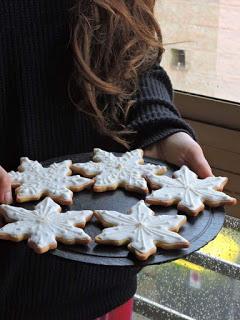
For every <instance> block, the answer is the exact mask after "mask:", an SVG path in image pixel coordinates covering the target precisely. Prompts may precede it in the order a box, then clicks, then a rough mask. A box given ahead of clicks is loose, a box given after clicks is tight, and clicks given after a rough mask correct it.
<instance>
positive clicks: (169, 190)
mask: <svg viewBox="0 0 240 320" xmlns="http://www.w3.org/2000/svg"><path fill="white" fill-rule="evenodd" d="M149 181H150V185H151V187H152V188H153V189H159V190H156V191H153V192H152V193H151V194H150V195H148V196H147V197H146V202H147V203H150V204H153V205H154V204H155V205H163V206H171V205H173V204H177V208H178V210H181V211H184V212H188V213H189V214H190V215H192V216H196V215H198V214H199V212H201V211H202V210H203V209H204V203H205V204H207V205H208V206H210V207H218V206H221V205H226V204H228V205H234V204H236V199H234V198H231V197H229V196H228V195H226V194H225V193H223V192H221V191H222V190H223V187H224V186H225V184H226V183H227V181H228V179H227V178H225V177H208V178H206V179H198V177H197V175H196V174H195V173H194V172H192V171H191V170H190V169H189V168H188V167H186V166H182V167H181V169H180V170H178V171H176V172H174V174H173V178H170V177H167V176H161V177H160V176H156V175H152V176H151V177H150V178H149Z"/></svg>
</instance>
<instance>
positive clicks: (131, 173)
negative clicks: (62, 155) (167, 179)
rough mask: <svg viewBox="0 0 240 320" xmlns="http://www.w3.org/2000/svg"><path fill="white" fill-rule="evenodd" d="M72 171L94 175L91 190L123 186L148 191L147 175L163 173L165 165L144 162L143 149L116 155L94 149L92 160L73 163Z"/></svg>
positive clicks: (84, 174) (101, 190)
mask: <svg viewBox="0 0 240 320" xmlns="http://www.w3.org/2000/svg"><path fill="white" fill-rule="evenodd" d="M71 168H72V170H73V171H74V172H77V173H80V174H82V175H83V176H86V177H89V178H92V177H95V178H94V180H95V184H94V186H93V190H94V191H96V192H103V191H107V190H115V189H117V188H118V187H123V188H125V189H126V190H129V191H135V192H141V193H145V194H146V193H148V187H147V181H146V179H147V177H148V176H149V175H150V174H163V173H165V172H166V170H167V169H166V167H164V166H160V165H153V164H144V160H143V150H141V149H137V150H134V151H130V152H126V153H125V154H123V155H122V156H121V157H116V156H115V155H113V154H112V153H111V152H106V151H103V150H101V149H94V156H93V161H89V162H86V163H74V164H73V165H72V167H71Z"/></svg>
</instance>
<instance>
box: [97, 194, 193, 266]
mask: <svg viewBox="0 0 240 320" xmlns="http://www.w3.org/2000/svg"><path fill="white" fill-rule="evenodd" d="M94 215H95V217H96V218H97V219H98V220H99V221H100V222H101V223H102V224H103V226H104V227H107V228H106V229H104V230H103V231H102V233H101V234H99V235H98V236H96V238H95V240H96V242H97V243H102V244H112V245H117V246H121V245H124V244H128V249H129V250H130V251H131V252H133V253H134V254H135V255H136V257H137V259H139V260H146V259H148V257H149V256H151V255H152V254H154V253H156V251H157V247H160V248H163V249H177V248H187V247H188V246H189V242H188V241H187V240H186V239H184V238H183V237H181V236H180V235H179V234H177V233H176V232H178V230H179V228H180V227H181V226H182V225H184V224H185V222H186V217H185V216H182V215H174V216H173V215H158V216H155V214H154V212H153V211H152V210H151V209H150V208H148V207H147V206H146V204H145V203H144V201H143V200H141V201H139V202H138V203H137V204H136V205H134V206H133V207H132V208H131V209H130V210H129V214H123V213H119V212H115V211H107V210H96V211H94ZM108 227H109V228H108Z"/></svg>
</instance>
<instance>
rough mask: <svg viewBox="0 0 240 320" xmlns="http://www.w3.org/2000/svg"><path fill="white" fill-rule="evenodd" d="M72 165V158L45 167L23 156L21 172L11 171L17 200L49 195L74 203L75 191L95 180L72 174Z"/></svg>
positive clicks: (57, 200)
mask: <svg viewBox="0 0 240 320" xmlns="http://www.w3.org/2000/svg"><path fill="white" fill-rule="evenodd" d="M71 165H72V161H71V160H65V161H62V162H59V163H53V164H51V165H50V166H49V167H48V168H44V167H43V166H42V165H41V164H40V163H39V162H38V161H32V160H29V159H28V158H21V165H20V166H19V167H18V170H19V171H20V172H15V171H11V172H9V174H10V176H11V179H12V186H13V188H16V190H15V193H16V201H17V202H26V201H31V200H39V199H40V198H41V197H42V196H45V195H47V196H49V197H51V198H52V199H54V200H55V201H56V202H58V203H60V204H63V205H70V204H72V197H73V191H74V192H77V191H81V190H83V189H85V188H86V187H88V186H90V185H92V184H93V183H94V181H93V180H90V179H87V178H83V177H80V176H79V175H76V176H70V175H71V174H72V171H71V169H70V167H71Z"/></svg>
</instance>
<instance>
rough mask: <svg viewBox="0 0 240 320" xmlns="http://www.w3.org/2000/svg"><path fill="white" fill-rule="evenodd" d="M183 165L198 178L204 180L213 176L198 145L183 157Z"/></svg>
mask: <svg viewBox="0 0 240 320" xmlns="http://www.w3.org/2000/svg"><path fill="white" fill-rule="evenodd" d="M185 163H186V165H187V166H188V167H189V168H190V169H191V170H192V171H194V172H195V173H196V174H197V175H198V176H199V178H203V179H204V178H207V177H211V176H213V173H212V169H211V167H210V165H209V163H208V162H207V160H206V158H205V157H204V154H203V151H202V148H201V147H200V146H199V145H198V144H196V145H195V146H193V147H192V148H191V149H190V150H188V152H187V154H186V156H185Z"/></svg>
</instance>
